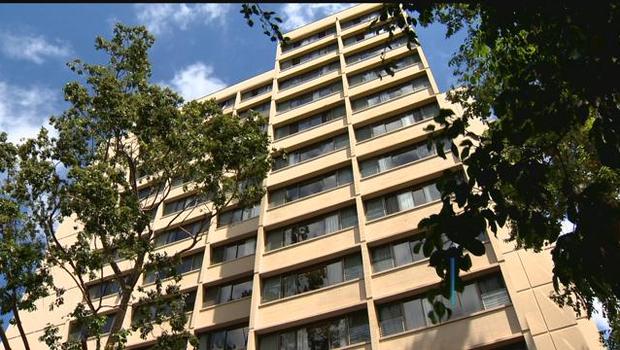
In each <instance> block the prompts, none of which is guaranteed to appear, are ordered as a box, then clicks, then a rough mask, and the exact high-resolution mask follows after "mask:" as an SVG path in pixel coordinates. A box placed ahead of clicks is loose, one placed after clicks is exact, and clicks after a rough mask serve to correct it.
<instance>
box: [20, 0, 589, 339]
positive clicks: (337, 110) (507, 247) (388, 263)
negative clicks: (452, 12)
mask: <svg viewBox="0 0 620 350" xmlns="http://www.w3.org/2000/svg"><path fill="white" fill-rule="evenodd" d="M380 6H381V5H379V4H363V5H358V6H354V7H351V8H349V9H346V10H344V11H342V12H339V13H336V14H334V15H332V16H329V17H327V18H323V19H321V20H319V21H316V22H314V23H311V24H308V25H306V26H304V27H301V28H298V29H295V30H293V31H292V32H290V33H288V36H289V37H290V38H291V39H292V43H291V44H289V45H288V46H287V47H278V48H277V52H276V54H275V66H274V69H273V70H270V71H268V72H265V73H262V74H260V75H257V76H255V77H252V78H250V79H247V80H245V81H242V82H240V83H237V84H235V85H232V86H229V87H227V88H225V89H222V90H220V91H218V92H216V93H214V94H212V95H210V96H206V97H205V99H208V98H215V99H216V100H217V101H218V102H220V104H221V106H222V107H223V109H224V111H225V112H230V113H235V114H237V115H243V113H245V112H247V111H249V110H250V109H252V110H254V111H257V112H260V113H263V114H264V115H266V116H268V117H269V126H268V131H267V132H268V134H269V135H270V137H271V139H272V146H273V147H275V148H276V149H278V150H281V151H284V152H285V153H286V157H276V161H275V164H274V166H273V169H272V171H271V172H270V173H269V175H268V177H267V178H266V180H265V186H266V187H267V195H266V196H265V197H264V198H263V200H262V202H261V203H260V205H257V206H255V207H253V208H236V207H230V208H227V209H226V210H225V211H224V212H222V213H221V214H220V215H219V216H217V217H212V218H211V217H203V216H201V214H200V213H199V212H196V213H195V214H192V215H190V216H189V217H188V218H187V219H186V220H185V222H183V223H182V225H183V228H184V230H180V229H178V228H176V229H175V228H172V229H168V230H165V231H163V230H162V232H160V234H159V235H158V239H157V243H156V245H157V246H158V249H162V250H168V251H169V252H170V253H174V252H175V251H177V250H179V249H182V248H184V247H185V246H186V245H187V244H188V236H187V234H186V231H189V232H191V233H193V234H201V235H202V237H201V240H200V244H199V245H198V246H197V247H196V248H195V249H193V250H192V251H191V252H190V253H189V254H187V256H185V257H184V259H183V261H182V263H181V266H180V267H179V269H178V271H179V272H181V273H182V276H183V277H182V281H181V285H182V289H183V290H184V291H186V292H187V293H189V297H188V298H187V300H186V311H187V312H188V314H189V315H190V317H189V318H190V321H189V324H188V327H189V328H190V330H191V331H192V332H194V333H195V334H196V335H197V336H198V337H199V339H200V349H201V350H206V349H209V350H216V349H217V350H220V349H235V350H240V349H260V350H276V349H278V350H280V349H282V350H284V349H286V350H289V349H290V350H293V349H296V350H306V349H343V348H344V349H351V350H353V349H355V350H358V349H514V350H517V349H590V348H592V349H594V348H600V345H599V343H598V334H597V331H596V327H595V325H594V323H593V322H592V321H589V320H587V319H585V318H576V317H575V314H574V312H573V311H572V310H571V309H567V308H564V309H563V308H560V307H558V306H557V305H556V304H555V303H554V302H553V301H552V300H551V299H550V298H549V294H550V292H551V291H552V290H553V287H552V284H551V276H552V272H551V271H552V263H551V259H550V254H549V251H548V250H545V251H543V252H542V253H538V254H536V253H533V252H528V251H524V250H516V249H515V248H514V246H513V245H512V244H508V243H505V242H504V241H503V240H502V239H501V237H499V238H497V237H495V236H494V235H492V234H486V233H483V234H482V235H481V237H482V238H483V241H484V242H485V243H484V245H485V247H486V254H485V255H483V256H480V257H472V260H473V266H472V268H471V270H470V271H468V272H467V273H464V275H463V276H464V279H465V280H466V281H467V285H466V287H465V290H464V292H463V293H462V294H459V295H458V297H457V299H456V302H457V303H456V306H455V307H454V314H453V316H452V318H451V319H450V320H448V321H443V322H441V323H439V324H433V323H432V322H431V321H430V320H429V318H428V317H427V316H426V315H427V312H428V311H429V310H430V309H429V308H430V305H429V304H428V302H427V301H426V299H425V298H424V296H425V293H426V292H427V291H428V290H430V289H432V288H433V287H434V286H436V285H437V283H438V282H439V279H438V277H437V275H436V273H435V271H434V269H433V268H431V267H429V266H428V260H427V259H425V258H424V256H423V255H422V253H421V252H416V251H415V250H414V249H413V247H414V245H415V244H416V242H418V241H419V240H420V239H421V237H423V232H422V231H421V230H419V229H418V223H419V222H420V220H421V219H423V218H425V217H427V216H429V215H430V214H432V213H434V212H437V211H438V210H439V209H440V208H441V202H440V201H439V200H438V199H439V192H438V190H437V188H436V185H435V183H436V181H437V179H438V177H439V176H440V175H441V174H442V173H443V172H444V171H446V170H450V171H453V172H454V173H455V174H459V173H462V171H461V169H462V164H461V163H460V162H459V161H458V160H457V159H456V158H454V157H453V156H452V155H451V154H450V152H449V150H447V157H446V159H443V158H441V157H438V156H437V153H436V151H435V150H434V149H431V150H429V149H427V147H426V143H425V140H426V138H427V136H428V134H427V132H425V131H424V128H425V127H426V126H427V125H429V124H430V123H433V121H432V117H433V116H434V115H435V114H436V113H438V111H439V109H440V108H452V109H453V110H454V111H455V112H456V113H461V109H460V108H459V106H455V105H451V104H450V103H449V102H447V101H446V99H445V96H444V95H443V94H441V93H440V92H439V89H438V88H437V84H436V83H435V80H434V78H433V75H432V73H431V70H430V67H429V64H428V62H427V60H426V57H425V55H424V53H423V51H422V48H421V47H414V48H413V50H409V49H408V48H407V47H406V38H405V37H403V36H399V35H396V37H395V38H394V40H393V41H392V44H391V45H390V46H391V47H388V48H386V46H385V42H386V40H387V38H388V33H380V34H375V33H374V31H370V30H368V27H369V24H370V21H371V20H372V19H374V18H375V16H376V13H377V11H378V10H379V9H380ZM382 53H383V55H382ZM382 58H384V59H385V60H387V61H388V62H391V63H393V64H394V67H395V68H394V70H395V74H394V75H393V76H390V75H386V74H385V72H384V71H383V69H382V66H381V65H382ZM379 76H381V77H379ZM480 130H482V128H481V127H480V128H479V130H474V131H480ZM142 186H143V187H142V188H147V186H148V183H147V182H146V181H144V182H143V183H142ZM198 203H200V200H199V199H197V198H194V197H188V196H187V195H186V194H184V193H183V191H182V189H181V188H176V189H173V191H172V192H171V196H170V198H169V199H167V200H166V201H165V203H163V204H162V205H161V206H160V207H159V208H157V209H156V212H155V213H154V215H155V219H154V220H155V226H156V227H165V226H166V223H167V221H166V220H167V218H169V217H170V216H171V215H173V214H175V213H177V212H178V211H180V210H184V209H186V208H188V207H191V206H194V205H197V204H198ZM59 279H60V280H62V277H61V278H59ZM154 279H155V275H154V273H146V274H145V275H144V276H143V280H142V283H143V284H144V285H147V286H148V285H149V284H152V283H153V281H154ZM70 285H71V284H70V282H69V281H68V279H67V286H70ZM117 289H118V286H116V285H115V284H114V283H109V282H107V283H106V282H105V281H104V282H93V288H91V290H90V293H95V294H94V295H95V296H104V298H108V300H107V301H109V304H111V305H113V304H114V302H115V301H116V300H117V299H116V298H117V294H116V291H117ZM72 297H75V298H76V300H77V299H80V298H81V294H80V292H79V291H77V290H75V288H74V289H70V288H69V290H68V291H67V296H66V298H65V299H66V300H65V305H64V306H61V307H60V308H58V309H55V310H54V311H48V306H49V304H50V303H52V301H53V297H50V298H47V299H45V300H43V301H41V302H40V303H39V304H40V305H38V307H39V311H37V312H35V313H32V314H28V315H26V317H25V320H24V322H25V326H26V329H27V330H28V332H29V337H32V340H33V342H34V343H36V342H37V341H36V339H37V338H38V337H39V336H40V335H41V334H42V329H43V327H44V326H45V324H46V323H48V322H51V323H55V324H57V325H59V326H60V330H61V335H62V336H63V337H65V338H67V337H70V336H72V334H74V333H75V331H76V330H75V327H73V328H72V324H71V322H70V321H68V320H66V319H63V318H61V316H62V315H65V314H67V313H68V312H69V311H70V310H71V309H72V308H73V307H74V304H73V305H72V304H71V302H70V300H71V298H72ZM110 310H111V311H110V320H111V319H112V317H114V313H113V310H114V309H113V307H111V308H110ZM133 317H136V316H135V312H131V311H130V312H128V313H127V315H126V317H125V320H124V323H125V325H126V326H127V327H129V326H130V324H131V322H132V318H133ZM109 323H110V324H111V322H109ZM78 331H79V330H78ZM155 333H157V332H155ZM8 334H9V336H10V337H11V338H12V339H14V340H15V344H16V346H15V347H14V349H18V348H19V346H20V344H21V343H20V342H19V341H18V337H19V336H18V333H17V331H16V330H15V329H14V328H10V329H9V331H8ZM155 335H156V334H155ZM151 339H154V338H151ZM152 342H153V340H147V341H144V340H142V339H140V338H139V337H138V335H137V334H134V335H132V336H131V337H130V338H129V340H128V346H129V347H130V348H136V349H139V348H143V347H148V346H149V345H151V344H152ZM37 348H41V349H43V348H45V346H44V345H42V344H40V345H38V346H37ZM188 348H189V346H188Z"/></svg>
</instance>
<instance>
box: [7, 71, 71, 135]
mask: <svg viewBox="0 0 620 350" xmlns="http://www.w3.org/2000/svg"><path fill="white" fill-rule="evenodd" d="M58 101H59V96H58V94H56V93H55V92H54V91H52V90H51V89H48V88H45V87H41V86H36V85H33V86H31V87H28V88H24V87H20V86H16V85H11V84H9V83H7V82H3V81H0V130H1V131H5V132H6V133H7V134H8V138H9V141H11V142H18V141H20V140H21V139H22V138H26V137H34V136H35V135H36V134H37V133H38V131H39V129H40V128H41V126H44V125H45V126H46V127H47V128H48V129H50V128H49V124H48V120H49V117H50V115H51V114H52V113H54V112H55V108H54V107H55V106H57V105H58V104H57V102H58Z"/></svg>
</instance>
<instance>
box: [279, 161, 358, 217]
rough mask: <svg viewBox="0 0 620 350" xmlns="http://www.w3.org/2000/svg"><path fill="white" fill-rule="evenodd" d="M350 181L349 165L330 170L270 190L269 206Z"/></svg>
mask: <svg viewBox="0 0 620 350" xmlns="http://www.w3.org/2000/svg"><path fill="white" fill-rule="evenodd" d="M352 181H353V175H352V173H351V167H346V168H342V169H339V170H336V171H332V172H330V173H327V174H323V175H320V176H317V177H315V178H312V179H309V180H306V181H303V182H300V183H296V184H294V185H291V186H288V187H284V188H281V189H277V190H274V191H271V192H270V193H269V207H275V206H278V205H282V204H285V203H288V202H292V201H294V200H297V199H300V198H304V197H308V196H311V195H313V194H316V193H320V192H323V191H327V190H330V189H332V188H335V187H338V186H342V185H345V184H350V183H351V182H352Z"/></svg>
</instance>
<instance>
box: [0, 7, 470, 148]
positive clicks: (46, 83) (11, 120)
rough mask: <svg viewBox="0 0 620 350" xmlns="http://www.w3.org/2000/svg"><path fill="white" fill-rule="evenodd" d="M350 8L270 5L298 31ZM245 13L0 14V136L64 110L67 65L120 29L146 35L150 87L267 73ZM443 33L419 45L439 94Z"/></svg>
mask: <svg viewBox="0 0 620 350" xmlns="http://www.w3.org/2000/svg"><path fill="white" fill-rule="evenodd" d="M349 6H351V4H268V5H263V7H264V8H266V9H272V10H275V11H276V12H277V13H278V14H280V16H281V17H282V18H283V19H284V27H285V29H287V30H288V29H293V28H296V27H298V26H301V25H303V24H306V23H308V22H311V21H313V20H316V19H319V18H321V17H323V16H326V15H329V14H331V13H334V12H337V11H340V10H342V9H344V8H346V7H349ZM240 9H241V6H240V4H136V5H134V4H96V5H89V4H21V5H20V4H2V5H0V130H2V131H6V132H7V133H8V134H9V140H11V141H17V140H19V139H20V138H21V137H27V136H32V135H34V133H35V132H36V130H37V129H38V128H39V127H40V126H41V125H45V124H46V121H47V119H48V117H49V116H50V115H52V114H58V113H60V112H62V111H63V110H64V109H65V108H66V104H65V103H64V101H63V99H62V87H63V86H64V84H66V83H67V82H68V81H71V80H73V79H75V75H74V74H73V73H72V72H71V71H69V69H68V68H67V67H66V66H65V63H66V62H67V61H69V60H72V59H74V58H80V59H82V60H85V61H87V62H102V60H103V59H104V56H103V55H102V54H101V53H98V52H96V51H95V49H94V40H95V37H96V36H97V35H102V36H104V37H106V38H110V37H111V35H112V28H113V25H114V23H116V22H119V21H120V22H122V23H125V24H131V25H137V24H143V25H146V26H147V27H148V28H149V29H150V30H151V32H153V33H154V34H155V35H156V38H157V41H156V43H155V45H154V47H153V48H152V50H151V52H150V55H151V56H150V58H151V62H152V64H153V82H156V83H161V84H166V85H169V86H171V87H173V88H174V89H175V90H177V91H178V92H179V93H181V94H182V95H183V96H184V97H186V98H195V97H199V96H203V95H206V94H208V93H210V92H213V91H216V90H218V89H220V88H222V87H225V86H228V85H231V84H233V83H236V82H238V81H241V80H244V79H246V78H249V77H251V76H253V75H256V74H258V73H262V72H264V71H267V70H270V69H272V68H273V65H274V54H275V44H274V43H272V42H271V41H269V38H267V37H266V36H265V35H264V34H262V31H261V30H260V28H258V27H254V28H249V27H248V26H247V25H246V24H245V20H244V19H243V16H242V15H241V14H240V13H239V10H240ZM444 33H445V31H444V30H443V28H442V27H440V26H433V27H430V28H425V29H422V28H421V29H420V30H419V35H420V39H421V42H422V46H423V47H424V50H425V53H426V55H427V57H428V59H429V62H430V65H431V67H432V69H433V73H434V75H435V79H436V80H437V82H438V84H439V87H440V89H442V90H445V89H447V88H448V87H449V86H450V84H451V83H452V82H453V81H454V80H453V78H452V75H451V73H450V72H451V70H450V69H449V68H448V65H447V62H448V59H449V56H450V54H451V52H453V51H454V50H455V49H456V48H457V47H458V45H459V42H460V40H462V37H461V36H460V35H459V36H457V37H456V38H453V39H451V40H448V41H446V40H445V38H444Z"/></svg>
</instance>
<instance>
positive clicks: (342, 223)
mask: <svg viewBox="0 0 620 350" xmlns="http://www.w3.org/2000/svg"><path fill="white" fill-rule="evenodd" d="M356 225H357V214H356V211H355V208H345V209H341V210H338V211H335V212H330V213H327V214H325V215H322V216H319V217H316V218H312V219H309V220H305V221H302V222H299V223H295V224H292V225H289V226H286V227H283V228H280V229H276V230H274V231H271V232H268V233H267V244H266V250H267V251H269V250H273V249H277V248H280V247H282V246H286V245H290V244H294V243H298V242H301V241H304V240H307V239H310V238H313V237H318V236H321V235H324V234H327V233H331V232H335V231H338V230H342V229H346V228H349V227H353V226H356Z"/></svg>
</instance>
